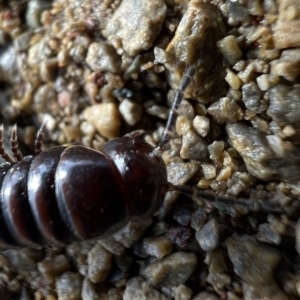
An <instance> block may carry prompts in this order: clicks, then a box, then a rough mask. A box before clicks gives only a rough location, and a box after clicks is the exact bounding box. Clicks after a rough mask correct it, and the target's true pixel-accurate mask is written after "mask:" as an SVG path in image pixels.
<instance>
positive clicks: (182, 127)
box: [176, 116, 191, 136]
mask: <svg viewBox="0 0 300 300" xmlns="http://www.w3.org/2000/svg"><path fill="white" fill-rule="evenodd" d="M190 129H191V121H190V120H189V119H188V118H187V117H186V116H178V118H177V120H176V133H177V134H178V135H180V136H181V135H183V134H186V133H187V132H189V130H190Z"/></svg>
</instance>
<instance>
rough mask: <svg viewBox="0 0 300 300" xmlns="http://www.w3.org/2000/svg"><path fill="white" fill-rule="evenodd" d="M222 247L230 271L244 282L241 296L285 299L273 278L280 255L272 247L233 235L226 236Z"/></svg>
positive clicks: (247, 237) (261, 298)
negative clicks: (226, 253)
mask: <svg viewBox="0 0 300 300" xmlns="http://www.w3.org/2000/svg"><path fill="white" fill-rule="evenodd" d="M226 245H227V248H228V256H229V259H230V260H231V262H232V263H233V266H234V271H235V273H236V274H238V275H239V276H240V277H241V278H242V280H243V281H244V283H243V291H244V297H247V299H260V300H263V299H276V300H277V299H278V300H279V299H280V300H287V299H288V298H287V297H286V296H285V294H284V293H283V292H282V291H281V289H280V288H279V287H278V285H277V283H276V281H275V279H274V270H275V268H276V267H277V266H278V264H279V262H280V254H279V253H278V252H277V251H276V250H275V249H274V248H271V247H269V246H266V245H263V244H260V243H258V242H257V241H256V240H255V238H253V237H251V236H248V235H237V234H234V235H233V236H231V237H229V238H228V239H227V240H226ZM258 253H259V255H258Z"/></svg>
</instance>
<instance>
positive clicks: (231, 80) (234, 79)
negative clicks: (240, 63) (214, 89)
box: [225, 69, 242, 90]
mask: <svg viewBox="0 0 300 300" xmlns="http://www.w3.org/2000/svg"><path fill="white" fill-rule="evenodd" d="M226 72H227V74H226V77H225V80H226V81H227V83H228V84H229V85H230V87H231V88H233V89H234V90H238V89H239V88H240V86H241V84H242V81H241V79H240V78H239V77H238V76H237V75H236V74H235V73H233V72H232V71H231V70H230V69H227V70H226Z"/></svg>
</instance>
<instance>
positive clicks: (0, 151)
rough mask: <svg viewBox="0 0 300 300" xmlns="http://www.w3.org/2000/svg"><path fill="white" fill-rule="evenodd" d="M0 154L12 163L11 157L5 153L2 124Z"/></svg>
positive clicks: (0, 129)
mask: <svg viewBox="0 0 300 300" xmlns="http://www.w3.org/2000/svg"><path fill="white" fill-rule="evenodd" d="M0 155H1V157H2V158H3V159H5V160H6V161H7V162H10V163H13V162H14V161H13V159H12V158H11V157H10V156H9V155H8V154H7V153H6V151H5V149H4V146H3V124H2V125H1V126H0Z"/></svg>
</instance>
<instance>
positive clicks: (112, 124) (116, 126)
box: [83, 103, 121, 139]
mask: <svg viewBox="0 0 300 300" xmlns="http://www.w3.org/2000/svg"><path fill="white" fill-rule="evenodd" d="M83 115H84V118H85V119H86V120H87V121H88V122H89V123H90V124H92V125H93V126H94V127H95V128H96V129H97V131H98V132H99V133H100V134H101V135H103V136H104V137H105V138H107V139H112V138H115V137H118V136H119V134H120V126H121V120H120V115H119V112H118V108H117V106H116V104H114V103H100V104H96V105H93V106H89V107H87V108H86V109H85V110H84V112H83Z"/></svg>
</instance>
